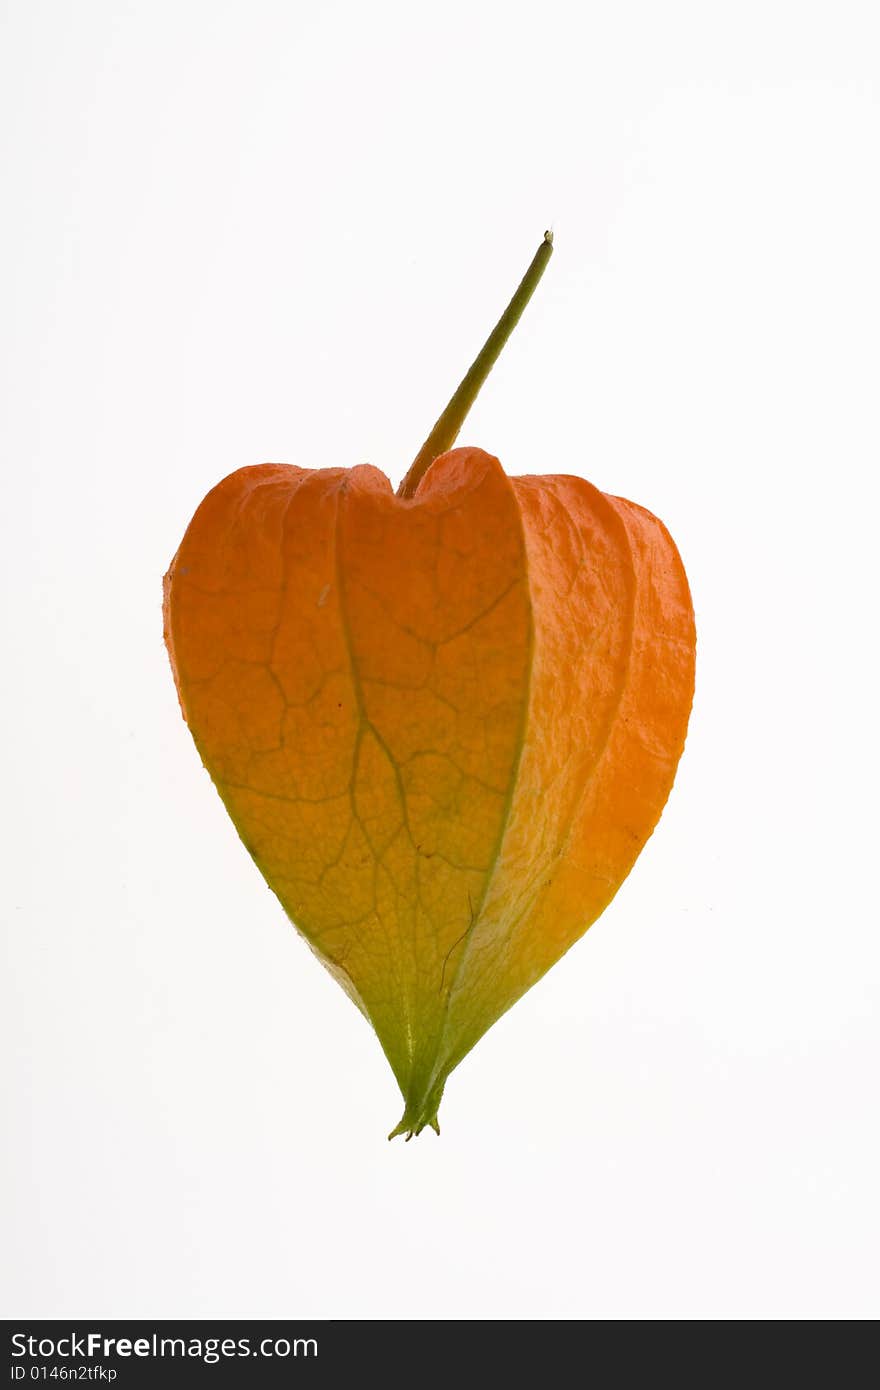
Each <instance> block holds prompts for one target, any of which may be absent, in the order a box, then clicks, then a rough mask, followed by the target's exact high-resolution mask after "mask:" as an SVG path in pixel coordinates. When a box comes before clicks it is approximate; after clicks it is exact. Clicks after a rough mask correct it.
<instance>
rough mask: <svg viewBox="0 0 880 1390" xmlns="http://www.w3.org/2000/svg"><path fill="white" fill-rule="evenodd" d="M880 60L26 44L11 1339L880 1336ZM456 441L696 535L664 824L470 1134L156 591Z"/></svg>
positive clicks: (436, 35)
mask: <svg viewBox="0 0 880 1390" xmlns="http://www.w3.org/2000/svg"><path fill="white" fill-rule="evenodd" d="M878 40H880V25H878V14H877V9H876V6H875V5H874V4H873V3H871V2H870V0H867V2H866V3H864V4H855V3H850V4H848V3H842V2H841V0H835V2H834V3H824V4H814V3H813V4H811V3H804V2H803V0H800V3H791V4H786V3H779V2H777V3H773V0H760V3H737V4H729V5H728V4H717V3H716V4H708V5H707V4H705V3H701V2H700V0H695V3H690V4H689V3H681V2H680V0H679V2H678V3H666V4H663V5H657V4H653V3H649V2H647V3H635V0H629V3H617V4H613V5H612V4H608V3H577V4H575V3H572V4H564V3H554V2H553V0H549V2H548V0H542V3H541V4H540V5H536V4H534V3H532V2H531V0H530V3H528V4H520V3H517V2H516V0H513V2H512V3H511V0H508V2H507V3H503V4H501V3H486V2H485V0H468V3H459V2H458V0H444V4H443V5H439V4H437V5H427V4H413V3H411V0H408V2H407V3H387V2H383V0H374V3H371V4H357V3H353V0H337V2H336V3H334V0H330V2H329V3H322V4H314V3H311V4H306V3H304V0H292V2H291V0H286V2H284V3H281V2H280V0H279V3H265V2H263V0H248V2H247V3H243V2H242V3H236V4H231V3H218V0H211V2H210V3H204V4H199V3H186V2H184V3H180V0H175V2H174V3H158V4H157V3H156V0H144V3H140V0H136V2H132V0H129V2H128V3H125V2H124V0H123V2H122V3H119V2H118V0H113V3H104V2H103V0H100V2H99V3H95V2H92V3H85V4H80V5H69V4H66V3H61V2H60V0H58V3H48V0H26V2H25V0H16V2H15V3H12V4H6V5H5V6H3V9H2V30H0V68H2V71H0V111H2V131H0V138H2V160H3V173H2V197H3V201H4V204H5V207H4V212H3V216H2V222H0V276H2V347H0V351H2V385H3V396H4V402H5V403H4V409H3V414H2V422H0V457H2V466H3V494H2V500H3V507H2V518H0V525H2V529H3V536H2V562H3V566H4V580H3V597H4V605H5V616H4V634H5V635H4V651H5V656H6V661H5V663H4V665H5V674H4V681H3V688H2V694H0V699H2V703H3V710H2V716H3V724H2V728H3V731H4V744H5V751H4V754H3V758H2V766H3V788H4V794H3V798H2V818H3V826H2V844H3V846H4V859H5V860H6V865H5V868H4V871H3V890H2V896H3V929H4V936H5V943H6V947H5V948H6V951H7V954H8V965H7V967H6V969H5V972H4V974H5V978H4V986H3V987H4V991H5V993H6V995H7V998H6V1000H5V1002H4V1009H3V1024H2V1026H3V1033H4V1039H3V1050H4V1052H3V1055H4V1059H5V1062H4V1066H5V1070H6V1084H7V1099H6V1102H5V1104H4V1116H5V1118H6V1119H7V1122H8V1125H9V1130H8V1138H7V1141H6V1142H5V1144H4V1160H3V1161H4V1163H5V1164H6V1165H7V1166H8V1176H6V1177H5V1178H4V1181H3V1193H4V1200H5V1201H6V1202H7V1203H8V1205H9V1212H8V1214H7V1217H6V1222H5V1225H6V1229H7V1233H8V1234H7V1239H6V1240H5V1242H4V1244H5V1247H6V1251H5V1257H4V1264H5V1274H4V1279H5V1292H4V1296H3V1307H2V1311H3V1312H4V1313H5V1314H6V1315H7V1316H19V1317H28V1316H30V1317H34V1316H42V1317H50V1316H89V1317H92V1318H94V1317H110V1316H117V1317H121V1316H143V1317H151V1316H163V1315H164V1316H176V1317H186V1316H217V1317H231V1316H242V1317H249V1316H259V1315H263V1316H291V1317H300V1316H302V1317H305V1316H333V1317H345V1316H353V1317H362V1318H392V1317H405V1318H410V1317H428V1318H438V1319H446V1318H454V1317H495V1318H522V1317H538V1318H545V1317H572V1318H596V1317H605V1316H619V1317H634V1316H638V1315H654V1316H676V1317H684V1316H708V1315H734V1316H740V1315H758V1316H777V1315H794V1316H823V1315H859V1314H861V1315H876V1314H877V1313H878V1312H880V1297H878V1286H877V1264H876V1249H877V1240H878V1235H880V1230H878V1224H880V1223H878V1196H877V1188H878V1184H877V1172H878V1161H880V1153H878V1147H880V1146H878V1121H877V1103H876V1102H877V1090H876V1085H877V1065H878V1060H880V1058H878V1045H877V1044H878V1019H877V982H878V965H880V938H878V931H877V927H878V922H877V901H876V843H877V830H878V825H877V814H876V811H877V787H878V767H877V759H876V738H875V732H876V726H877V699H878V689H877V681H876V649H877V612H876V602H875V600H876V554H877V527H878V508H877V503H878V484H877V478H878V444H880V412H878V380H880V346H878V345H880V328H878V325H880V272H878V260H880V257H878V247H880V195H878V177H877V175H878V158H880V61H878V52H880V43H878ZM549 224H552V225H553V227H554V229H555V233H556V254H555V255H554V257H553V260H552V263H551V265H550V268H549V270H548V272H547V275H546V278H545V280H544V282H543V284H542V286H541V288H540V290H539V292H538V296H537V298H536V299H535V301H533V303H532V305H531V307H530V308H529V310H528V311H527V314H526V316H525V318H524V319H523V322H522V324H521V325H520V328H519V330H518V333H517V335H516V337H515V339H514V340H513V341H512V342H511V344H510V346H509V347H508V349H507V351H506V353H505V356H504V358H503V359H502V362H501V363H500V365H499V366H498V367H497V368H496V371H495V374H494V376H493V378H492V379H491V380H490V382H489V384H488V385H487V387H486V388H485V390H484V392H483V394H482V397H481V399H480V401H479V403H478V405H477V406H476V408H475V409H474V411H473V414H472V416H471V419H470V422H469V423H468V425H467V427H466V429H465V431H464V433H463V436H462V442H463V443H473V444H479V445H481V446H482V447H484V448H487V449H489V450H490V451H491V452H493V453H496V454H498V455H499V456H500V458H501V460H502V462H503V463H504V465H505V467H506V468H507V470H508V472H510V473H522V472H540V471H557V472H578V473H583V474H584V475H585V476H586V477H588V478H590V479H591V480H592V481H593V482H595V483H597V484H598V485H599V486H600V487H602V488H604V489H605V490H607V491H611V492H614V493H618V494H622V495H624V496H628V497H631V498H633V499H635V500H636V501H638V502H641V503H642V504H644V505H645V506H648V507H649V508H651V509H652V510H654V511H656V512H657V514H658V515H659V516H661V517H662V518H663V520H664V521H665V522H666V523H667V525H668V526H669V527H670V529H671V531H672V533H673V535H674V536H675V538H676V540H677V542H678V544H679V547H680V549H681V552H682V554H683V557H684V559H685V563H686V566H687V568H688V572H689V575H690V579H691V584H692V588H693V593H694V598H695V606H696V612H697V622H698V630H699V657H698V691H697V699H696V704H695V707H694V714H693V720H692V725H691V733H690V736H689V739H688V745H687V748H686V751H685V756H684V759H683V761H682V764H681V768H680V773H679V776H678V780H677V783H676V786H675V789H674V791H673V794H672V798H671V800H670V803H669V806H668V808H667V811H666V813H665V815H664V817H663V820H662V823H661V825H660V827H659V829H658V831H657V832H656V834H655V835H654V837H653V839H652V840H651V841H650V843H649V845H648V847H647V848H646V850H645V852H644V854H643V855H642V858H641V860H640V861H639V863H638V865H637V866H636V869H635V871H634V872H633V874H632V876H631V878H630V879H629V880H628V881H627V883H626V884H625V885H624V888H623V889H622V890H621V892H620V894H619V896H618V898H617V899H616V900H615V902H614V903H613V904H612V906H611V908H610V909H609V911H608V912H607V914H606V916H605V917H603V918H602V919H601V921H600V922H599V923H598V924H597V925H596V926H595V927H594V928H593V930H592V931H591V932H590V933H589V935H588V936H587V937H586V938H585V939H584V940H583V941H582V942H581V943H579V945H578V946H577V947H576V948H575V949H574V950H573V952H572V953H571V954H570V955H569V956H568V957H567V958H566V959H565V960H564V961H563V962H561V963H560V964H559V965H558V966H557V967H556V968H555V969H554V970H553V971H552V972H551V974H550V975H548V976H547V977H546V978H545V980H544V981H543V982H542V983H541V984H540V985H538V986H537V987H536V988H535V989H534V990H533V991H532V992H531V994H530V995H528V996H527V997H526V998H525V999H524V1000H522V1001H521V1002H520V1003H519V1004H518V1005H517V1006H516V1007H515V1009H514V1010H513V1011H512V1012H511V1013H510V1014H508V1015H507V1016H506V1017H505V1018H504V1019H503V1020H502V1021H501V1022H500V1023H499V1024H497V1025H496V1027H495V1028H494V1029H493V1030H492V1031H491V1032H490V1033H489V1034H488V1035H487V1037H486V1038H485V1039H484V1040H483V1041H482V1042H481V1043H480V1044H479V1046H478V1047H477V1049H476V1050H475V1051H474V1052H473V1053H472V1054H471V1056H469V1057H468V1058H467V1059H466V1061H465V1062H464V1064H463V1065H462V1066H461V1068H460V1070H459V1071H458V1072H456V1073H455V1075H454V1076H453V1077H452V1079H451V1081H450V1083H449V1085H448V1088H447V1095H446V1099H445V1101H444V1105H443V1111H442V1120H443V1135H442V1137H441V1138H440V1139H439V1140H438V1139H436V1138H435V1136H434V1135H433V1134H432V1133H426V1134H425V1135H423V1136H422V1137H421V1138H420V1139H419V1140H418V1141H416V1142H413V1143H411V1144H407V1145H404V1144H403V1143H402V1142H400V1141H397V1142H395V1143H394V1144H393V1145H389V1144H388V1143H386V1140H385V1135H386V1133H387V1131H388V1130H389V1129H390V1128H391V1126H392V1125H393V1124H394V1123H395V1122H396V1121H397V1120H398V1118H399V1113H400V1108H401V1106H400V1100H399V1096H398V1094H397V1090H396V1087H395V1084H394V1081H393V1079H392V1076H391V1073H390V1071H389V1069H388V1067H387V1064H386V1063H385V1061H384V1058H383V1056H382V1054H381V1051H380V1049H379V1046H378V1044H377V1043H376V1042H375V1039H374V1038H373V1037H372V1036H371V1034H370V1032H369V1030H368V1028H367V1027H366V1025H365V1023H364V1021H363V1020H362V1019H361V1017H360V1016H359V1015H358V1014H357V1013H356V1011H355V1010H354V1009H353V1008H352V1006H351V1004H350V1003H349V1002H348V1000H347V999H346V998H345V997H344V995H343V994H342V992H341V991H340V990H339V989H338V988H337V986H336V985H335V984H334V983H333V981H332V980H331V979H330V977H329V976H328V975H326V974H325V973H324V972H323V971H322V969H321V968H320V966H319V965H318V964H317V963H316V962H315V960H314V959H313V958H312V956H311V955H310V953H309V951H308V950H307V948H306V947H305V946H304V945H303V943H302V942H301V941H300V940H299V939H298V938H297V936H296V934H295V933H294V931H293V930H292V929H291V928H290V927H289V925H288V924H287V923H286V921H285V920H284V918H283V915H282V913H281V910H280V908H279V906H278V904H277V901H276V900H275V899H274V897H273V896H272V895H271V894H270V893H269V891H268V890H267V889H266V887H265V885H264V884H263V882H262V880H261V879H260V877H259V875H258V874H257V872H256V871H255V869H254V866H253V865H252V863H251V861H250V859H249V858H248V856H247V854H246V853H245V852H244V850H243V849H242V847H241V845H240V843H239V841H238V839H237V837H236V835H235V832H234V830H233V828H232V826H231V824H230V823H229V822H228V821H227V819H226V816H225V813H224V811H223V809H222V806H221V804H220V802H219V799H218V798H217V796H216V794H215V793H214V791H213V789H212V787H211V785H210V782H209V779H208V777H207V774H206V773H205V772H204V771H203V770H202V768H201V766H200V763H199V759H198V757H197V755H196V753H195V750H194V748H193V746H192V743H191V740H190V738H189V735H188V733H187V731H186V728H185V726H184V725H183V723H182V721H181V719H180V715H179V712H178V708H177V702H176V697H175V694H174V690H173V686H172V680H171V674H170V670H169V667H168V663H167V660H166V656H165V652H164V648H163V645H162V621H161V612H160V602H161V579H162V575H163V572H164V570H165V568H166V567H167V564H168V561H169V560H170V558H171V556H172V554H173V552H174V550H175V549H176V546H177V544H178V542H179V540H180V537H181V535H182V532H183V530H184V527H185V525H186V523H187V522H188V520H189V518H190V516H191V514H192V512H193V511H194V509H195V507H196V505H197V504H198V502H199V501H200V499H201V498H202V496H203V495H204V493H205V492H206V491H207V490H208V489H209V488H210V487H211V486H212V485H213V484H214V483H215V482H217V481H218V480H219V479H220V478H221V477H222V476H223V475H224V474H226V473H228V472H230V471H232V470H233V469H235V468H237V467H239V466H240V465H243V464H248V463H254V462H260V461H263V460H266V459H272V460H286V461H289V462H294V463H298V464H301V465H305V466H307V467H324V466H330V465H346V466H348V465H351V464H355V463H359V462H362V461H366V460H369V461H370V462H372V463H375V464H377V465H379V466H380V467H382V468H383V469H385V470H386V471H387V472H388V473H389V475H390V476H391V478H392V480H393V481H394V482H395V483H396V482H397V481H398V480H399V479H400V477H401V476H402V474H403V472H404V471H405V468H406V466H407V464H408V463H409V461H410V459H411V457H412V456H413V454H414V453H415V451H416V449H417V448H418V446H419V445H420V443H421V442H422V439H423V438H424V436H425V434H426V432H427V430H428V428H429V427H430V425H431V424H432V423H433V420H434V418H435V416H436V415H437V413H438V411H439V409H440V408H441V407H442V405H443V404H444V403H445V401H446V399H447V396H448V395H449V393H450V391H451V390H452V388H453V387H454V385H455V384H456V382H457V380H458V378H459V376H460V375H461V373H462V371H463V370H464V368H465V367H466V366H467V364H468V362H469V361H470V358H471V356H472V355H473V353H474V352H475V350H476V349H477V348H478V347H479V345H480V343H481V342H482V340H483V337H484V336H485V334H486V332H487V331H488V329H489V328H490V327H491V325H492V323H493V322H494V320H495V317H496V315H497V313H498V312H499V311H500V309H501V308H502V307H503V305H504V303H505V302H506V300H507V297H508V295H509V293H510V292H511V290H512V289H513V287H514V285H515V284H516V282H517V280H518V278H519V276H520V274H521V273H522V271H523V269H524V268H525V265H526V264H527V262H528V260H529V258H530V257H531V255H532V252H533V250H534V249H535V246H536V245H537V243H538V240H539V239H540V236H541V233H542V232H543V230H544V228H545V226H547V225H549Z"/></svg>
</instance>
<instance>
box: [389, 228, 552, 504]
mask: <svg viewBox="0 0 880 1390" xmlns="http://www.w3.org/2000/svg"><path fill="white" fill-rule="evenodd" d="M552 254H553V233H552V232H545V233H544V239H543V241H542V242H541V245H540V246H539V247H538V249H537V251H536V252H535V255H534V258H533V260H532V263H531V265H530V266H529V268H528V270H527V271H526V273H525V275H524V276H523V278H522V280H521V281H520V283H519V286H518V288H517V290H516V293H515V294H514V296H513V298H512V299H511V301H510V303H509V304H508V306H507V308H506V309H505V310H504V313H503V314H502V315H501V318H500V319H499V320H498V322H497V323H496V325H495V327H494V328H493V329H492V332H491V333H490V334H489V336H488V338H487V339H486V342H485V344H484V345H483V347H482V349H481V350H480V353H479V355H478V356H477V357H476V359H475V361H474V362H473V365H472V366H471V367H470V369H469V370H468V373H467V375H466V376H465V378H464V380H463V381H462V383H461V385H460V386H459V388H458V390H457V391H456V393H455V395H454V396H453V397H452V400H451V401H450V402H449V404H448V406H447V407H446V409H445V410H444V412H443V414H442V415H441V416H440V419H439V420H438V421H437V423H436V425H435V426H434V428H433V429H432V430H431V433H430V434H429V435H428V438H427V439H426V440H425V442H424V444H423V445H422V447H421V449H420V450H419V452H418V454H417V455H416V457H415V459H414V460H413V463H412V466H411V467H410V470H409V472H408V473H407V475H406V477H405V478H404V480H403V482H402V483H401V484H400V487H399V488H398V490H397V495H398V497H412V496H413V494H414V492H415V490H416V488H417V487H418V485H419V483H420V482H421V481H422V478H423V477H424V476H425V474H426V473H427V471H428V469H429V468H430V467H431V464H432V463H433V462H434V460H435V458H439V456H440V454H445V452H446V450H447V449H451V448H452V445H453V444H454V443H455V440H456V438H457V436H458V432H459V430H460V429H461V427H462V425H463V424H464V420H465V416H466V415H467V413H468V411H469V410H470V408H471V406H472V405H473V403H474V401H475V400H476V399H477V396H478V395H479V392H480V387H481V386H482V385H483V382H484V381H485V380H486V377H487V376H488V375H489V373H490V372H491V370H492V368H493V367H494V365H495V363H496V362H497V360H498V358H499V356H500V354H501V349H502V348H503V347H504V344H505V343H506V342H507V340H508V338H509V337H510V335H511V333H512V332H513V330H514V328H515V327H516V325H517V324H518V322H519V320H520V317H521V315H522V311H523V309H524V308H525V307H526V305H527V304H528V302H529V300H530V299H531V297H532V295H533V294H534V292H535V289H536V287H537V284H538V281H539V280H540V278H541V276H542V275H543V274H544V271H545V270H546V268H547V262H548V261H549V259H550V257H551V255H552Z"/></svg>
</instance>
